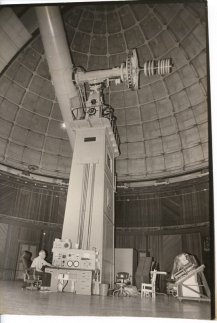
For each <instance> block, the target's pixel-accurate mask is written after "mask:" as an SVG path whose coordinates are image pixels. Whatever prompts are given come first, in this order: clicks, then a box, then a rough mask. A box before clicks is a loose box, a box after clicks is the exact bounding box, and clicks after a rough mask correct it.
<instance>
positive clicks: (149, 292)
mask: <svg viewBox="0 0 217 323" xmlns="http://www.w3.org/2000/svg"><path fill="white" fill-rule="evenodd" d="M150 273H151V283H150V284H147V283H142V285H141V297H143V296H145V297H149V296H152V298H153V299H155V297H156V287H155V284H156V278H157V275H166V274H167V273H166V272H165V271H157V270H156V269H154V270H153V271H150Z"/></svg>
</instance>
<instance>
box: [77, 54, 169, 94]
mask: <svg viewBox="0 0 217 323" xmlns="http://www.w3.org/2000/svg"><path fill="white" fill-rule="evenodd" d="M172 67H173V64H172V59H171V58H166V59H161V60H150V61H147V62H145V63H144V66H143V68H141V67H139V64H138V56H137V52H136V50H135V49H133V50H132V51H130V53H129V54H128V56H127V59H126V62H125V63H122V64H121V66H120V67H115V68H111V69H105V70H97V71H90V72H86V71H84V70H81V69H77V70H75V71H74V77H73V78H74V81H75V83H76V84H77V85H78V86H80V85H81V84H84V83H88V84H89V85H93V84H99V83H105V84H106V85H107V86H109V82H110V81H115V82H116V84H118V83H120V82H125V83H126V84H127V86H128V88H130V89H132V90H136V89H138V88H139V73H140V72H142V71H143V72H144V75H145V76H152V75H166V74H169V73H171V71H172Z"/></svg>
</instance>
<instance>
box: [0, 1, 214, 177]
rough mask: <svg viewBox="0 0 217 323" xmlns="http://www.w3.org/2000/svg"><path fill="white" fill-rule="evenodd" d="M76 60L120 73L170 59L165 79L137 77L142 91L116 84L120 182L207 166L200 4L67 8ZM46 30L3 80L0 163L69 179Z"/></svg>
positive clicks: (109, 94)
mask: <svg viewBox="0 0 217 323" xmlns="http://www.w3.org/2000/svg"><path fill="white" fill-rule="evenodd" d="M63 16H64V22H65V27H66V32H67V37H68V41H69V44H70V50H71V53H72V58H73V62H74V64H75V65H76V66H82V67H84V68H85V69H86V70H96V69H105V68H111V67H115V66H120V64H121V63H123V62H125V61H126V56H127V53H128V52H129V50H130V49H133V48H136V49H137V53H138V58H139V65H140V66H143V64H144V62H145V61H147V60H149V59H161V58H172V60H173V64H174V67H173V71H172V73H171V74H169V75H166V76H151V77H145V76H144V74H143V73H140V88H139V90H136V91H132V90H129V89H128V88H127V87H126V86H125V85H124V84H119V85H115V84H111V86H110V87H109V88H108V89H107V90H106V91H105V101H106V102H107V103H109V104H110V105H111V106H112V107H113V108H114V110H115V114H116V116H117V126H118V131H119V135H120V141H121V144H120V151H121V155H120V156H119V157H118V158H117V162H116V172H117V178H118V180H119V181H122V180H123V181H124V180H138V179H142V180H146V179H153V178H160V177H170V176H175V175H178V174H184V173H187V172H192V171H196V170H198V169H203V168H205V167H207V165H208V121H207V119H208V117H207V115H208V112H207V77H206V76H207V65H206V11H205V5H204V4H203V3H201V4H200V3H189V4H180V3H176V4H155V5H153V4H141V3H130V4H124V3H123V4H117V5H114V4H110V5H101V4H98V5H92V6H87V5H76V6H66V7H65V8H64V9H63ZM62 122H63V121H62V117H61V113H60V109H59V106H58V103H57V100H56V97H55V92H54V88H53V85H52V83H51V79H50V74H49V70H48V65H47V61H46V57H45V54H44V49H43V45H42V42H41V38H40V35H39V33H37V35H36V36H34V38H33V39H32V40H31V41H30V42H29V43H28V44H27V45H26V46H25V47H24V49H23V50H22V51H21V52H20V53H19V54H18V55H17V56H16V57H15V59H13V61H12V62H11V63H10V64H9V66H8V67H7V69H6V70H5V71H4V72H3V74H2V75H1V77H0V163H1V164H3V165H9V166H11V167H15V168H18V169H21V170H28V167H30V169H31V165H34V166H36V167H35V170H34V172H35V173H38V174H43V175H47V176H48V175H49V176H53V177H60V178H68V176H69V172H70V165H71V159H72V151H71V147H70V144H69V140H68V137H67V133H66V130H65V129H64V128H63V127H62Z"/></svg>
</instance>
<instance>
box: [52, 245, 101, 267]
mask: <svg viewBox="0 0 217 323" xmlns="http://www.w3.org/2000/svg"><path fill="white" fill-rule="evenodd" d="M52 252H53V261H52V264H53V265H54V266H55V267H61V268H70V269H86V270H95V269H96V251H95V250H83V249H72V248H71V243H70V240H67V241H66V240H60V239H55V241H54V244H53V249H52Z"/></svg>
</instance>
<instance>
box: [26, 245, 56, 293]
mask: <svg viewBox="0 0 217 323" xmlns="http://www.w3.org/2000/svg"><path fill="white" fill-rule="evenodd" d="M45 258H46V252H45V250H41V251H39V255H38V257H36V258H35V259H34V260H33V262H32V264H31V268H35V275H36V276H39V279H41V280H42V286H43V287H45V286H47V287H48V286H50V279H51V274H50V273H46V272H44V270H45V267H53V265H51V264H50V263H49V262H47V261H46V260H45Z"/></svg>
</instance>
